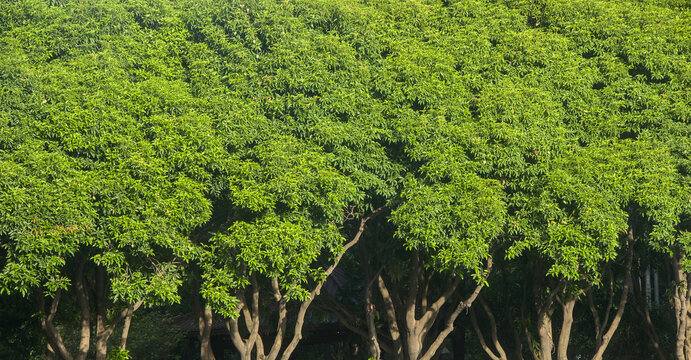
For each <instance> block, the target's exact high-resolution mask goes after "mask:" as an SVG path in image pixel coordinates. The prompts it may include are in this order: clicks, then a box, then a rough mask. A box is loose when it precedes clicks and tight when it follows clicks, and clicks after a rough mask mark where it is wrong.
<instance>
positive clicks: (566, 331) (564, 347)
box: [557, 296, 576, 360]
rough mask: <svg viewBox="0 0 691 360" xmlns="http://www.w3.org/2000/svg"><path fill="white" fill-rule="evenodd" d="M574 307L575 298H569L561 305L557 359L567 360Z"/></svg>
mask: <svg viewBox="0 0 691 360" xmlns="http://www.w3.org/2000/svg"><path fill="white" fill-rule="evenodd" d="M575 305H576V296H569V297H567V298H566V300H565V301H563V304H562V323H561V330H560V331H559V343H558V344H557V359H559V360H569V358H568V356H567V353H568V349H569V341H570V340H571V327H572V325H573V308H574V307H575Z"/></svg>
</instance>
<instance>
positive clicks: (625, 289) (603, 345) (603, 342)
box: [593, 228, 635, 360]
mask: <svg viewBox="0 0 691 360" xmlns="http://www.w3.org/2000/svg"><path fill="white" fill-rule="evenodd" d="M634 241H635V237H634V234H633V229H632V228H629V230H628V233H627V249H626V265H625V266H624V271H625V273H624V285H623V286H622V288H621V297H620V298H619V306H618V308H617V312H616V314H615V315H614V318H613V319H612V323H611V324H610V325H609V328H608V329H607V331H606V332H605V333H604V334H603V335H602V338H601V339H600V341H598V342H599V344H600V345H599V346H598V347H597V349H596V351H595V355H593V360H601V359H602V356H603V355H604V353H605V350H606V349H607V346H608V345H609V342H610V341H611V340H612V336H614V332H615V331H616V330H617V328H618V327H619V323H620V322H621V318H622V317H623V316H624V309H625V308H626V303H627V300H628V296H629V289H630V288H631V274H632V267H633V243H634ZM606 325H607V324H606V323H604V324H602V326H603V328H604V326H606Z"/></svg>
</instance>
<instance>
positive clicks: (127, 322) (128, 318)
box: [120, 305, 135, 350]
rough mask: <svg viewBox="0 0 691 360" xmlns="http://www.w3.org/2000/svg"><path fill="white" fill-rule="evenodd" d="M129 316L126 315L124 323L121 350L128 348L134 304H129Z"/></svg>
mask: <svg viewBox="0 0 691 360" xmlns="http://www.w3.org/2000/svg"><path fill="white" fill-rule="evenodd" d="M127 310H128V312H127V316H125V321H124V323H123V324H122V334H121V335H120V350H125V349H126V348H127V337H128V336H129V334H130V325H131V324H132V314H133V313H134V310H135V309H134V306H133V305H129V306H128V307H127Z"/></svg>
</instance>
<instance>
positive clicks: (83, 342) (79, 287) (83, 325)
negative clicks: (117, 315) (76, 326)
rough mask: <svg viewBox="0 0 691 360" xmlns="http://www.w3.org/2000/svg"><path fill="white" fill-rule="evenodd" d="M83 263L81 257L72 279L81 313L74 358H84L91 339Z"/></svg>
mask: <svg viewBox="0 0 691 360" xmlns="http://www.w3.org/2000/svg"><path fill="white" fill-rule="evenodd" d="M85 264H86V261H85V260H83V259H82V260H81V261H80V262H79V264H78V265H77V271H76V273H75V279H74V290H75V292H76V293H77V304H78V305H79V310H80V313H81V321H80V336H79V349H78V351H77V356H76V357H75V359H76V360H86V356H87V354H88V353H89V345H90V341H91V308H90V306H89V298H88V296H87V292H86V287H85V286H84V266H85Z"/></svg>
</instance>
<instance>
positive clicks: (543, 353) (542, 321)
mask: <svg viewBox="0 0 691 360" xmlns="http://www.w3.org/2000/svg"><path fill="white" fill-rule="evenodd" d="M550 315H551V311H543V312H541V313H540V314H539V316H538V319H537V321H538V328H537V332H538V335H539V338H540V360H550V359H552V351H554V341H553V340H552V318H551V316H550Z"/></svg>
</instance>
